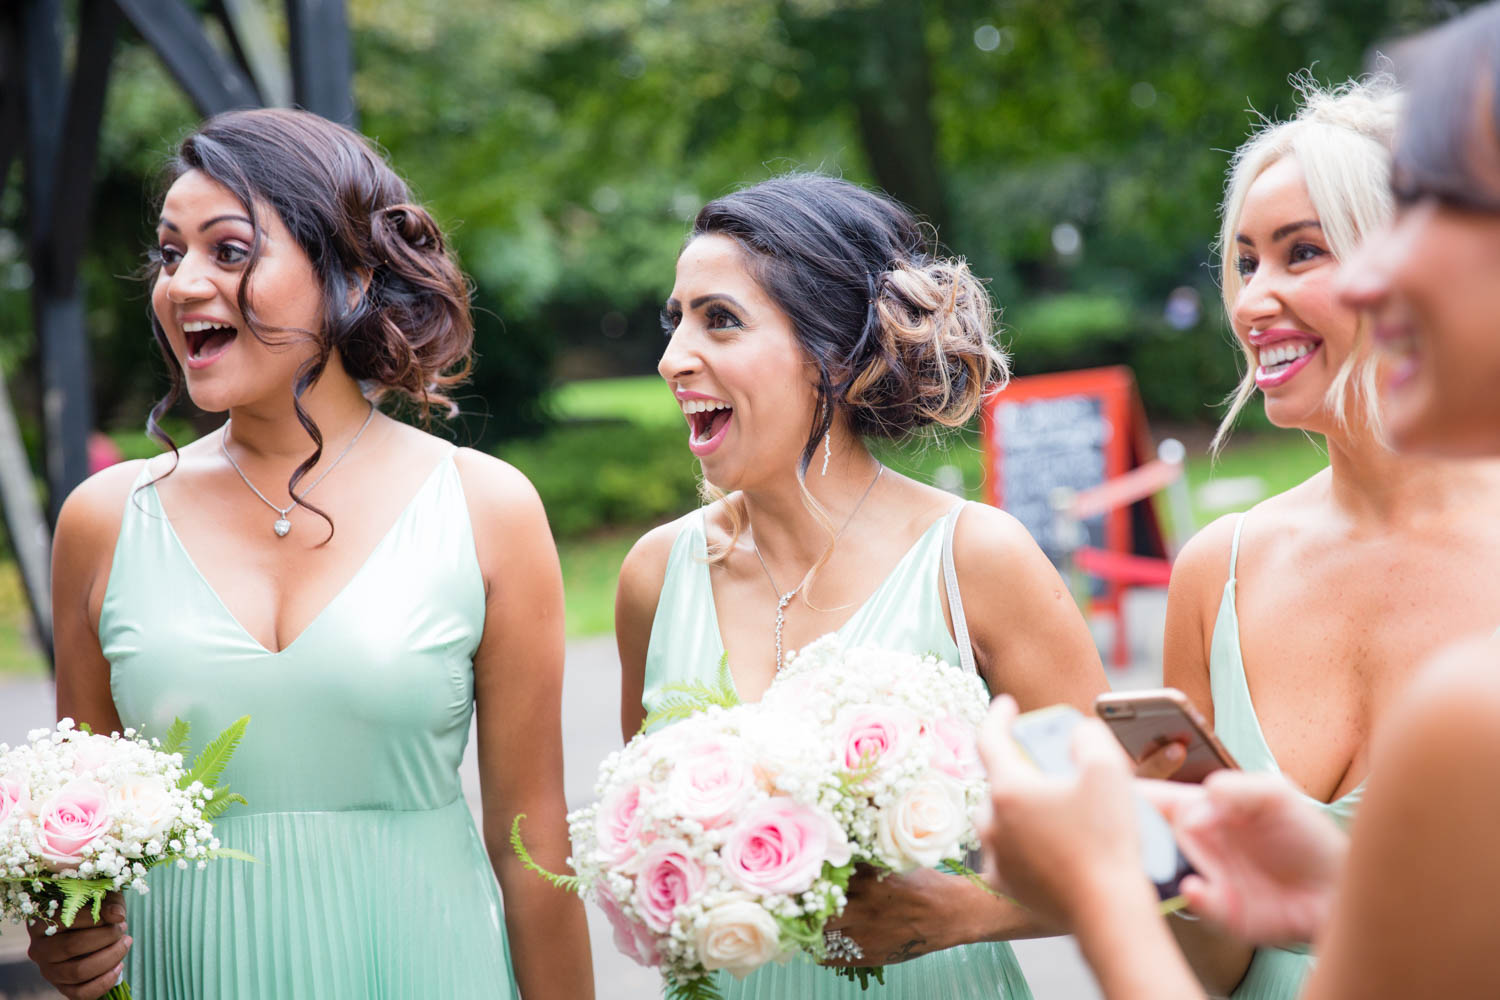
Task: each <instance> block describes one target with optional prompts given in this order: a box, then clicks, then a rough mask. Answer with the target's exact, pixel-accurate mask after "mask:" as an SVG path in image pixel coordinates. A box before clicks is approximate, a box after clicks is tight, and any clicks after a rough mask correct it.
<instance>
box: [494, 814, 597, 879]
mask: <svg viewBox="0 0 1500 1000" xmlns="http://www.w3.org/2000/svg"><path fill="white" fill-rule="evenodd" d="M525 818H526V814H525V813H516V818H515V820H514V821H512V822H511V824H510V849H511V850H513V851H515V852H516V857H518V858H520V859H521V866H522V867H524V868H527V869H529V870H531V871H534V872H536V873H537V874H538V875H540V876H541V877H542V878H544V879H546V880H547V881H548V882H551V883H552V884H553V885H555V886H556V887H557V888H559V889H565V890H567V891H568V892H572V893H578V892H582V891H583V880H582V879H580V878H579V877H578V876H577V875H559V874H557V873H556V872H549V871H548V870H547V869H545V868H543V867H542V866H541V865H539V864H537V863H536V860H535V859H534V858H532V856H531V852H530V851H528V850H527V849H526V844H525V842H524V841H522V840H521V820H523V819H525Z"/></svg>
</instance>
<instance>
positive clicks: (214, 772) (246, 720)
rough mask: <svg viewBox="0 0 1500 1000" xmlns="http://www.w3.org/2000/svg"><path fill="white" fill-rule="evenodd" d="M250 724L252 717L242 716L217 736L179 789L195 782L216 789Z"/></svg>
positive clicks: (185, 776)
mask: <svg viewBox="0 0 1500 1000" xmlns="http://www.w3.org/2000/svg"><path fill="white" fill-rule="evenodd" d="M249 724H250V716H248V715H246V716H242V717H240V718H239V719H236V720H235V721H234V722H233V723H231V724H230V726H229V728H228V729H226V730H224V731H223V732H222V733H220V734H219V735H218V736H215V737H214V738H213V740H212V741H211V742H210V743H209V744H208V746H206V747H204V748H203V752H202V753H200V754H199V755H198V759H197V760H195V761H193V766H192V769H191V770H189V771H188V773H187V774H185V775H183V776H182V782H181V783H180V784H179V786H178V787H180V788H186V787H188V786H189V785H191V784H192V783H193V782H195V781H201V782H203V784H204V786H205V787H207V788H212V787H214V782H216V781H218V780H219V775H221V774H223V773H224V765H225V764H228V763H229V758H230V756H232V755H233V754H234V751H235V748H236V747H238V746H239V745H240V738H241V737H242V736H244V735H245V727H246V726H247V725H249Z"/></svg>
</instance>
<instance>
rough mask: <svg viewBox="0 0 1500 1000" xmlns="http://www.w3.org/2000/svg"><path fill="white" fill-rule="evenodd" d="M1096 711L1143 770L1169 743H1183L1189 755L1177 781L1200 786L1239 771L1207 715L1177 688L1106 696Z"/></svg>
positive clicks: (1177, 774)
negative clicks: (1222, 771) (1209, 778)
mask: <svg viewBox="0 0 1500 1000" xmlns="http://www.w3.org/2000/svg"><path fill="white" fill-rule="evenodd" d="M1094 711H1095V712H1097V713H1098V714H1099V717H1100V718H1101V719H1103V720H1104V722H1105V724H1106V725H1107V726H1109V728H1110V731H1111V732H1113V733H1114V734H1115V738H1116V739H1118V740H1119V741H1120V745H1121V746H1123V747H1124V748H1125V752H1126V753H1128V754H1130V757H1131V759H1132V760H1134V761H1135V762H1136V763H1138V764H1139V763H1140V762H1141V761H1142V760H1144V759H1145V758H1146V757H1148V756H1150V755H1151V754H1152V753H1155V752H1156V751H1157V750H1159V749H1161V748H1162V747H1164V746H1166V745H1167V744H1168V743H1181V744H1182V745H1183V746H1184V747H1185V748H1186V751H1187V752H1186V755H1185V757H1184V759H1183V762H1182V766H1181V767H1179V768H1178V769H1177V772H1176V773H1175V774H1173V775H1172V780H1173V781H1190V782H1194V783H1197V782H1200V781H1202V780H1203V779H1204V778H1206V777H1207V776H1208V775H1209V774H1211V773H1213V772H1214V771H1218V770H1220V769H1222V768H1238V766H1239V765H1237V764H1236V763H1235V762H1234V758H1233V757H1232V756H1230V754H1229V751H1228V750H1227V749H1225V748H1224V744H1222V743H1220V742H1219V740H1218V737H1216V736H1215V735H1214V732H1213V729H1212V728H1211V727H1210V726H1209V724H1208V722H1207V720H1205V719H1204V718H1203V715H1202V713H1200V712H1199V711H1198V710H1197V709H1196V708H1195V707H1193V703H1192V702H1191V701H1189V700H1188V697H1187V695H1185V694H1183V693H1182V692H1181V691H1179V690H1177V689H1176V688H1156V689H1153V690H1149V691H1112V692H1110V693H1109V694H1101V695H1100V696H1099V697H1098V698H1096V699H1095V700H1094Z"/></svg>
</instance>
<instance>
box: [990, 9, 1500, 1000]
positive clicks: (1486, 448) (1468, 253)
mask: <svg viewBox="0 0 1500 1000" xmlns="http://www.w3.org/2000/svg"><path fill="white" fill-rule="evenodd" d="M1403 55H1404V56H1405V57H1406V58H1405V59H1404V65H1405V66H1406V67H1407V68H1408V70H1409V72H1408V76H1409V80H1410V84H1409V85H1410V88H1411V89H1410V96H1409V104H1408V108H1407V112H1406V123H1405V125H1404V126H1403V127H1402V128H1401V129H1400V130H1399V132H1398V140H1397V144H1396V154H1395V164H1394V168H1393V178H1392V188H1393V191H1394V194H1395V196H1396V200H1397V204H1398V211H1397V216H1396V219H1395V221H1394V223H1393V224H1392V225H1391V226H1390V227H1389V228H1388V229H1387V230H1385V231H1383V232H1381V233H1379V234H1376V235H1374V236H1372V237H1371V238H1370V239H1369V240H1368V241H1367V243H1366V244H1365V246H1364V248H1363V249H1362V250H1361V251H1360V252H1359V253H1358V254H1357V255H1356V256H1354V257H1353V258H1352V259H1351V260H1349V261H1348V262H1347V263H1346V264H1345V266H1344V268H1343V271H1342V274H1341V281H1342V299H1343V301H1344V302H1345V303H1347V304H1348V305H1349V306H1350V307H1352V308H1357V309H1360V310H1364V311H1366V312H1368V313H1370V314H1371V316H1372V319H1373V326H1372V336H1373V339H1374V341H1375V343H1376V346H1377V349H1378V350H1379V351H1380V352H1381V354H1382V356H1383V358H1384V364H1385V370H1384V373H1383V378H1382V385H1381V397H1382V404H1383V415H1384V419H1385V426H1386V432H1387V434H1388V435H1389V438H1390V440H1391V442H1392V443H1393V445H1394V446H1395V447H1396V448H1397V449H1398V450H1401V451H1403V452H1407V453H1411V454H1420V455H1428V456H1443V457H1469V458H1479V457H1495V456H1497V455H1500V393H1496V391H1495V387H1496V386H1497V385H1500V319H1497V317H1500V280H1497V279H1500V103H1497V98H1500V4H1494V3H1491V4H1489V5H1486V6H1485V7H1483V8H1480V9H1479V10H1477V11H1475V12H1473V13H1471V14H1469V15H1467V16H1465V17H1463V18H1461V19H1458V20H1456V21H1454V22H1452V23H1450V24H1449V25H1447V26H1445V27H1443V28H1441V29H1439V30H1437V31H1435V32H1433V33H1431V34H1429V35H1427V36H1424V37H1423V38H1421V39H1420V40H1418V41H1416V42H1413V43H1410V44H1409V46H1408V47H1407V49H1406V50H1405V51H1404V53H1403ZM1474 527H1475V529H1476V530H1481V529H1483V527H1484V525H1483V524H1476V525H1475V526H1474ZM1384 585H1385V587H1386V589H1387V590H1388V591H1389V592H1391V593H1393V594H1395V595H1397V596H1398V597H1400V598H1401V599H1404V600H1405V601H1407V602H1410V603H1412V604H1416V605H1421V604H1423V603H1426V602H1429V601H1431V600H1432V595H1430V594H1429V593H1427V592H1425V591H1424V590H1422V589H1421V588H1415V587H1411V586H1410V585H1409V581H1407V580H1405V579H1402V578H1401V577H1399V576H1391V577H1388V578H1387V579H1386V580H1385V581H1384ZM1476 596H1478V595H1476ZM1367 610H1373V609H1367ZM1435 631H1441V630H1440V629H1437V628H1435ZM1497 665H1500V642H1497V641H1496V640H1495V639H1493V638H1477V639H1470V640H1469V641H1467V642H1466V643H1464V644H1461V645H1458V646H1455V647H1452V648H1450V649H1449V650H1448V651H1447V652H1445V653H1443V654H1441V655H1440V656H1439V657H1438V658H1437V660H1436V661H1435V662H1433V663H1432V664H1430V665H1429V666H1428V667H1427V668H1426V669H1425V670H1424V671H1423V672H1422V673H1421V675H1420V676H1419V677H1418V678H1417V679H1416V680H1415V681H1414V682H1413V683H1412V684H1411V685H1410V686H1409V687H1407V688H1406V689H1405V691H1404V693H1403V694H1402V696H1401V698H1400V699H1399V701H1398V702H1397V703H1396V704H1395V705H1394V708H1393V710H1392V711H1391V712H1390V714H1389V715H1388V716H1387V718H1386V721H1385V722H1384V723H1383V724H1382V727H1381V729H1380V731H1379V733H1378V739H1377V740H1376V742H1375V747H1374V750H1373V753H1372V759H1371V764H1370V770H1371V771H1372V772H1373V773H1375V774H1377V775H1378V776H1379V777H1378V779H1377V781H1376V782H1375V783H1373V784H1372V786H1371V788H1370V792H1369V794H1368V796H1367V797H1366V799H1365V802H1364V805H1363V806H1362V808H1361V813H1360V816H1359V818H1358V820H1357V822H1356V823H1355V825H1354V828H1353V833H1352V836H1351V837H1350V838H1348V839H1347V840H1346V839H1345V838H1344V836H1343V835H1342V834H1341V833H1340V832H1339V831H1338V830H1337V828H1336V827H1334V826H1333V824H1331V823H1330V822H1329V821H1328V820H1327V819H1326V817H1324V816H1322V815H1320V814H1319V813H1318V812H1317V811H1316V809H1314V808H1313V807H1311V806H1310V805H1308V804H1307V803H1306V801H1305V800H1303V799H1302V798H1301V797H1300V796H1299V795H1298V793H1297V792H1296V790H1295V789H1293V788H1292V787H1291V786H1290V785H1289V784H1288V783H1286V782H1284V781H1281V780H1280V779H1276V778H1273V777H1270V776H1267V775H1251V774H1234V773H1220V774H1219V775H1216V776H1214V777H1213V778H1211V779H1210V780H1209V781H1208V782H1206V783H1205V785H1204V786H1203V787H1202V788H1201V789H1200V788H1182V787H1174V788H1160V787H1156V788H1154V789H1152V794H1153V796H1154V797H1155V798H1156V800H1157V801H1158V803H1159V804H1160V805H1162V806H1163V807H1164V809H1165V811H1167V812H1168V814H1169V815H1170V817H1171V818H1172V820H1173V823H1174V826H1175V828H1176V830H1177V834H1178V838H1179V841H1180V842H1181V844H1182V846H1183V848H1184V850H1185V851H1186V852H1187V853H1188V855H1189V856H1190V857H1191V858H1192V859H1193V861H1194V864H1195V866H1196V867H1197V868H1198V870H1199V873H1200V874H1199V876H1198V877H1195V878H1189V879H1187V880H1185V882H1184V885H1183V889H1184V893H1185V895H1186V896H1187V897H1188V899H1189V902H1190V904H1191V905H1192V907H1193V909H1194V911H1195V912H1196V913H1197V914H1198V915H1199V916H1201V917H1203V918H1204V919H1206V920H1211V921H1215V922H1217V923H1219V924H1221V925H1224V926H1226V927H1227V928H1229V929H1230V930H1232V931H1234V932H1236V933H1238V934H1241V935H1243V936H1246V937H1248V938H1251V939H1254V940H1258V941H1262V942H1273V943H1274V942H1287V941H1296V940H1309V939H1311V940H1313V941H1315V942H1316V945H1317V947H1318V950H1319V953H1320V956H1321V958H1320V962H1319V964H1318V967H1317V969H1316V970H1315V972H1314V973H1313V975H1312V978H1311V980H1310V981H1309V983H1308V985H1307V988H1306V991H1305V992H1304V994H1303V995H1304V996H1307V997H1316V998H1320V1000H1323V998H1331V997H1360V998H1370V997H1386V996H1390V997H1410V996H1480V995H1491V994H1493V991H1494V988H1495V987H1494V984H1495V982H1496V981H1497V980H1500V950H1497V949H1496V948H1495V946H1494V927H1495V926H1496V925H1497V922H1500V852H1497V851H1496V850H1495V849H1494V842H1495V838H1496V834H1497V832H1500V794H1497V792H1496V789H1497V788H1500V671H1497V669H1496V667H1497ZM1014 712H1015V708H1014V705H1013V704H1011V703H1009V702H1008V701H1001V702H1000V703H999V704H997V707H996V709H995V712H994V713H993V716H992V719H991V722H990V724H989V726H988V730H987V733H986V735H985V739H984V744H983V749H984V753H985V755H986V760H987V763H988V764H989V766H990V768H991V776H992V783H993V790H994V799H995V803H994V804H995V819H994V823H993V825H992V827H991V829H990V831H989V837H988V841H987V843H988V846H989V847H990V849H991V850H992V851H993V852H994V853H995V856H996V859H997V866H998V871H999V872H1000V873H1001V875H1000V880H1001V882H1002V883H1003V885H1004V887H1005V889H1006V891H1008V892H1010V893H1011V894H1013V895H1015V896H1017V897H1019V898H1020V899H1022V900H1023V901H1024V902H1027V903H1028V904H1030V905H1032V906H1034V907H1036V908H1038V909H1039V910H1041V911H1042V912H1043V913H1044V914H1047V915H1049V916H1052V917H1055V918H1057V919H1059V920H1060V921H1062V922H1064V923H1065V924H1067V925H1068V926H1070V927H1071V928H1072V929H1073V930H1074V932H1075V933H1076V934H1077V935H1078V937H1079V942H1080V945H1081V946H1082V948H1083V951H1084V953H1085V955H1086V956H1087V958H1088V960H1089V962H1090V964H1091V965H1092V966H1093V968H1094V970H1095V972H1096V974H1097V975H1098V977H1099V980H1100V982H1101V984H1102V985H1103V987H1104V990H1105V993H1106V995H1108V996H1109V997H1111V998H1127V997H1147V996H1149V997H1153V998H1155V997H1196V996H1201V995H1202V992H1201V990H1200V988H1199V987H1198V985H1197V984H1196V983H1195V982H1194V981H1193V979H1192V976H1191V974H1190V972H1189V971H1188V968H1187V965H1186V963H1185V962H1184V960H1183V958H1182V956H1181V953H1180V952H1179V951H1178V949H1177V948H1176V946H1175V945H1174V943H1173V941H1172V939H1171V936H1170V934H1169V933H1167V930H1166V927H1165V925H1164V924H1163V922H1162V921H1161V920H1159V919H1157V918H1155V916H1154V914H1155V912H1156V896H1155V892H1154V891H1153V890H1152V887H1151V886H1150V884H1149V883H1147V882H1146V880H1145V879H1144V878H1143V877H1142V876H1141V874H1140V871H1139V862H1138V860H1137V854H1136V851H1137V843H1136V834H1135V827H1134V825H1133V817H1132V813H1131V805H1130V799H1129V790H1130V768H1129V764H1128V761H1126V760H1125V759H1124V758H1123V757H1122V755H1121V754H1120V752H1119V750H1118V748H1117V747H1116V746H1115V745H1114V743H1113V740H1112V739H1111V738H1110V737H1109V736H1108V734H1107V733H1106V732H1104V731H1103V730H1102V729H1101V727H1099V726H1098V725H1097V724H1092V723H1090V724H1086V726H1085V727H1083V728H1082V729H1081V730H1080V731H1079V733H1078V739H1077V741H1076V744H1075V756H1076V758H1077V760H1078V764H1079V774H1078V777H1077V778H1076V779H1068V780H1061V779H1054V778H1043V777H1041V776H1039V775H1037V774H1036V773H1035V772H1034V771H1032V770H1031V769H1030V768H1029V766H1028V765H1026V764H1024V763H1023V762H1022V761H1021V760H1020V758H1019V755H1018V754H1017V753H1016V752H1015V751H1014V750H1013V749H1012V747H1011V744H1010V742H1009V739H1008V735H1007V730H1008V727H1009V723H1010V720H1011V718H1012V716H1013V715H1014ZM1146 787H1150V786H1146Z"/></svg>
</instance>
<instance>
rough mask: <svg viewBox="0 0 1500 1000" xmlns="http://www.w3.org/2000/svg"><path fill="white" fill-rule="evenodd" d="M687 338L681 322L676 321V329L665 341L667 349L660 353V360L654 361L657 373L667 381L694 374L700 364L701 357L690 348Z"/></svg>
mask: <svg viewBox="0 0 1500 1000" xmlns="http://www.w3.org/2000/svg"><path fill="white" fill-rule="evenodd" d="M688 339H689V338H688V335H687V334H686V332H685V331H684V330H683V324H682V323H678V324H677V329H675V330H673V331H672V337H671V339H670V340H668V341H667V349H666V350H665V351H662V353H661V360H660V361H658V362H657V363H656V371H657V373H658V374H660V375H661V377H662V378H664V379H666V380H667V381H668V382H677V381H681V380H682V379H684V378H687V377H688V376H690V375H693V374H695V373H696V372H697V371H698V369H699V368H700V367H701V366H702V361H701V359H700V358H699V357H698V355H697V353H696V352H695V351H693V350H692V349H691V346H690V345H689V344H688Z"/></svg>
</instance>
